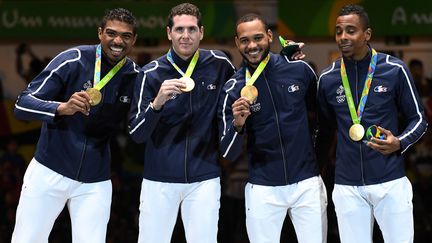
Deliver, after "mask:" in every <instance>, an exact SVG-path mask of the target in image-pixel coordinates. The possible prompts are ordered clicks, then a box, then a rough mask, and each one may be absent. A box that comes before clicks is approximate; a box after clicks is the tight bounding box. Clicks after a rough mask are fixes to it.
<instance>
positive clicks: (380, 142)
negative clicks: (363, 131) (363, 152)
mask: <svg viewBox="0 0 432 243" xmlns="http://www.w3.org/2000/svg"><path fill="white" fill-rule="evenodd" d="M378 129H379V130H380V132H381V133H382V134H384V135H385V139H379V138H375V137H372V139H371V140H370V142H368V143H367V146H369V147H370V148H372V149H374V150H376V151H378V152H380V153H381V154H383V155H389V154H391V153H393V152H396V151H398V150H399V149H400V141H399V139H398V138H397V137H395V136H394V135H393V134H392V132H391V131H389V130H387V129H384V128H382V127H378Z"/></svg>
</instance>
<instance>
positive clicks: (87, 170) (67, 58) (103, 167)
mask: <svg viewBox="0 0 432 243" xmlns="http://www.w3.org/2000/svg"><path fill="white" fill-rule="evenodd" d="M95 53H96V45H94V46H93V45H92V46H78V47H74V48H71V49H68V50H66V51H64V52H62V53H60V54H58V55H57V56H56V57H55V58H54V59H53V60H52V61H51V62H50V63H49V64H48V65H47V67H46V68H45V69H44V70H43V71H42V72H41V73H40V74H39V75H38V76H37V77H36V78H35V79H34V80H33V81H31V82H30V84H29V85H28V87H27V88H26V89H25V90H24V91H23V92H22V93H21V95H20V96H19V97H18V100H17V102H16V104H15V109H14V113H15V116H16V117H17V118H18V119H23V120H39V121H42V122H43V124H42V128H41V134H40V138H39V141H38V144H37V148H36V152H35V155H34V157H35V159H36V160H37V161H38V162H39V163H41V164H43V165H44V166H46V167H48V168H50V169H52V170H54V171H55V172H57V173H59V174H61V175H64V176H66V177H68V178H70V179H73V180H76V181H80V182H86V183H90V182H99V181H104V180H108V179H110V177H111V172H110V161H111V154H110V139H111V137H112V135H113V134H114V133H115V132H116V131H118V130H119V124H120V123H121V122H122V121H124V120H126V118H127V113H128V111H129V108H130V102H131V100H132V95H133V92H132V89H133V84H134V81H135V79H136V76H137V75H138V69H137V68H138V67H137V66H136V65H135V63H134V62H133V61H131V60H130V59H127V61H126V63H125V65H124V66H123V67H122V68H121V69H120V70H119V71H118V72H117V74H115V75H114V77H113V78H112V79H111V80H110V81H109V82H108V84H106V85H105V86H104V87H103V88H102V90H101V93H102V101H101V103H100V104H99V105H97V106H92V107H91V110H90V115H89V116H85V115H83V114H82V113H80V112H77V113H75V114H74V115H71V116H58V115H57V114H56V110H57V107H58V106H59V105H60V102H66V101H68V100H69V98H70V97H71V96H72V94H73V93H75V92H79V91H83V90H85V89H87V88H88V87H92V84H93V75H94V65H95ZM101 66H102V67H101V77H104V76H105V74H106V73H107V72H108V71H109V70H110V69H111V68H112V66H110V65H109V64H108V63H107V62H106V61H105V60H104V58H102V65H101Z"/></svg>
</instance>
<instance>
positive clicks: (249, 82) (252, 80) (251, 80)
mask: <svg viewBox="0 0 432 243" xmlns="http://www.w3.org/2000/svg"><path fill="white" fill-rule="evenodd" d="M269 60H270V54H267V56H266V58H264V60H262V61H261V62H260V64H259V65H258V67H257V69H256V70H255V72H254V73H253V75H252V77H251V74H250V71H249V69H248V68H246V77H245V79H246V85H253V84H254V83H255V81H256V80H257V78H258V76H259V75H260V74H261V73H262V71H263V70H264V68H265V67H266V65H267V63H268V62H269Z"/></svg>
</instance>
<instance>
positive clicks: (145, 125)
mask: <svg viewBox="0 0 432 243" xmlns="http://www.w3.org/2000/svg"><path fill="white" fill-rule="evenodd" d="M158 67H159V64H158V62H157V61H153V62H151V63H149V64H148V65H146V66H145V67H143V69H142V70H141V71H140V73H139V75H138V76H137V79H136V80H135V85H134V95H133V99H132V105H131V112H130V113H131V116H130V118H129V134H130V135H131V137H132V139H133V140H134V141H135V142H137V143H142V142H145V141H146V140H147V139H149V137H150V136H151V134H152V133H153V131H154V129H155V127H156V126H157V123H158V121H159V118H160V116H161V114H162V112H163V106H164V105H165V103H166V102H169V100H170V99H171V97H172V96H173V95H175V94H180V93H181V92H182V91H181V90H180V89H182V88H184V87H185V84H184V82H182V81H180V80H178V79H169V80H165V81H163V82H162V84H160V82H159V80H158V79H159V78H158V75H157V68H158Z"/></svg>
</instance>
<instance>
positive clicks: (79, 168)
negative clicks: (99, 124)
mask: <svg viewBox="0 0 432 243" xmlns="http://www.w3.org/2000/svg"><path fill="white" fill-rule="evenodd" d="M86 150H87V137H86V138H85V140H84V147H83V150H82V153H81V160H80V164H79V167H78V171H77V174H76V177H75V180H76V181H79V176H80V174H81V167H82V164H83V161H84V157H85V153H86Z"/></svg>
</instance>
